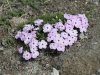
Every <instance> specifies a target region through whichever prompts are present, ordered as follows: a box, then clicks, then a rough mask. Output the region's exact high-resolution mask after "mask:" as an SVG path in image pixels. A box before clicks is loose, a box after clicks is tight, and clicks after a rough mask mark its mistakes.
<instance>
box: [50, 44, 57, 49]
mask: <svg viewBox="0 0 100 75" xmlns="http://www.w3.org/2000/svg"><path fill="white" fill-rule="evenodd" d="M49 47H50V49H54V50H56V49H57V47H58V45H57V44H56V43H50V45H49Z"/></svg>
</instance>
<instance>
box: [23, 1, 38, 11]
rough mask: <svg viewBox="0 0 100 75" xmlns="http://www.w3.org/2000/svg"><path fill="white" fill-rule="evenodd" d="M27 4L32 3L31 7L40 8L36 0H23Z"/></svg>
mask: <svg viewBox="0 0 100 75" xmlns="http://www.w3.org/2000/svg"><path fill="white" fill-rule="evenodd" d="M21 2H22V3H23V4H25V5H30V6H31V7H33V8H35V9H38V6H37V3H36V2H35V1H34V0H21Z"/></svg>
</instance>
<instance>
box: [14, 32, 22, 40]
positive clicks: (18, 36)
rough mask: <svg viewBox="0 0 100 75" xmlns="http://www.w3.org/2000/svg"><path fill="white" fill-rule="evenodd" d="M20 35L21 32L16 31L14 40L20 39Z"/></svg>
mask: <svg viewBox="0 0 100 75" xmlns="http://www.w3.org/2000/svg"><path fill="white" fill-rule="evenodd" d="M21 33H22V32H21V31H18V32H17V34H16V35H15V38H16V39H18V38H20V37H21Z"/></svg>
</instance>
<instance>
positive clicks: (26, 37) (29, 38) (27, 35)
mask: <svg viewBox="0 0 100 75" xmlns="http://www.w3.org/2000/svg"><path fill="white" fill-rule="evenodd" d="M31 39H32V36H31V35H30V33H27V34H26V36H25V39H24V43H25V44H29V43H30V42H31Z"/></svg>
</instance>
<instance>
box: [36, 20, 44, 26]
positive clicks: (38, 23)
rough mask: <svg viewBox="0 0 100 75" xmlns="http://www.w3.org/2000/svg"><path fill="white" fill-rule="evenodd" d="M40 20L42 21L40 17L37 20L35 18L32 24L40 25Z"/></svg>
mask: <svg viewBox="0 0 100 75" xmlns="http://www.w3.org/2000/svg"><path fill="white" fill-rule="evenodd" d="M42 22H43V20H42V19H38V20H35V21H34V24H35V25H36V26H40V25H41V24H42Z"/></svg>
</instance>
